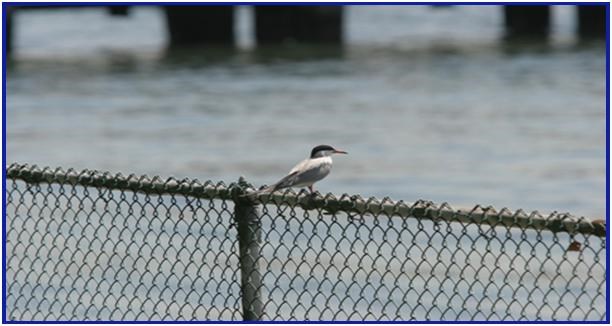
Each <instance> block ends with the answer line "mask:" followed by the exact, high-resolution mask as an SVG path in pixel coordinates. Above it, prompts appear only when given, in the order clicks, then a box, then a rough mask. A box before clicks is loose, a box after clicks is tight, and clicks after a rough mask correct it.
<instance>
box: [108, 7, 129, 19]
mask: <svg viewBox="0 0 612 326" xmlns="http://www.w3.org/2000/svg"><path fill="white" fill-rule="evenodd" d="M107 8H108V12H109V13H110V14H111V16H122V17H127V16H128V15H129V13H130V7H128V6H108V7H107Z"/></svg>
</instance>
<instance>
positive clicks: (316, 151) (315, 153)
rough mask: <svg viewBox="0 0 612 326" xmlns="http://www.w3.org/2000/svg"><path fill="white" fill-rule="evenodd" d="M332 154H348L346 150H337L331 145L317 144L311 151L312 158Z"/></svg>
mask: <svg viewBox="0 0 612 326" xmlns="http://www.w3.org/2000/svg"><path fill="white" fill-rule="evenodd" d="M331 154H348V153H347V152H345V151H341V150H337V149H335V148H333V147H331V146H329V145H319V146H315V147H314V148H313V149H312V151H311V152H310V158H315V157H322V156H329V155H331Z"/></svg>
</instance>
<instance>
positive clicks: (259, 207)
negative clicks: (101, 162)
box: [5, 164, 607, 321]
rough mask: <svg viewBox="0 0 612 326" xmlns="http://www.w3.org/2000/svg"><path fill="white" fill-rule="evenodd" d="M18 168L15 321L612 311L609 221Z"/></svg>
mask: <svg viewBox="0 0 612 326" xmlns="http://www.w3.org/2000/svg"><path fill="white" fill-rule="evenodd" d="M5 173H6V177H7V179H6V185H5V196H6V207H5V211H6V220H7V230H6V231H5V232H6V233H5V239H6V252H7V256H6V262H5V263H6V276H7V287H6V290H5V291H6V298H7V301H6V306H5V309H6V310H5V313H6V316H7V318H8V319H9V320H18V321H40V320H127V321H129V320H137V321H147V320H167V321H169V320H242V319H249V318H256V319H263V320H596V321H600V320H604V319H605V318H607V317H606V316H607V315H606V307H607V304H606V300H607V298H606V290H605V289H606V285H607V280H606V267H605V266H606V265H605V263H606V260H605V257H606V250H607V248H606V234H607V231H606V225H605V222H603V221H601V220H594V221H591V220H589V219H587V218H584V217H576V216H572V215H570V214H568V213H557V212H553V213H550V214H540V213H539V212H537V211H535V212H531V213H526V212H523V211H522V210H517V211H510V210H509V209H506V208H504V209H501V210H499V211H496V210H495V209H494V208H492V207H482V206H476V207H474V208H473V209H468V210H465V209H453V208H451V207H450V206H449V205H448V204H446V203H443V204H440V205H436V204H434V203H432V202H429V201H423V200H419V201H416V202H414V203H410V204H409V203H405V202H403V201H398V202H396V201H392V200H391V199H389V198H383V199H381V200H379V199H375V198H362V197H360V196H350V195H346V194H344V195H342V196H339V197H337V196H334V195H332V194H327V195H320V194H318V195H317V196H310V195H309V194H307V193H305V192H300V193H295V192H293V191H285V192H275V193H272V194H264V195H259V196H258V197H256V198H254V199H252V198H251V197H250V196H245V195H248V194H249V193H250V192H251V191H252V187H251V186H250V185H249V184H248V183H246V181H245V180H244V179H243V178H240V180H238V181H237V182H233V183H230V184H225V183H223V182H218V183H214V182H211V181H206V182H200V181H198V180H192V179H188V178H185V179H176V178H167V179H163V178H160V177H152V178H150V177H147V176H137V175H133V174H131V175H127V176H125V175H122V174H111V173H108V172H104V173H103V172H99V171H93V170H83V171H76V170H73V169H67V170H63V169H61V168H55V169H51V168H39V167H37V166H35V165H33V166H31V165H27V164H23V165H21V164H11V165H9V166H7V167H6V170H5ZM241 214H246V215H245V216H247V215H248V219H244V220H241V219H240V218H238V216H239V215H241ZM245 234H246V236H245ZM245 285H246V286H245Z"/></svg>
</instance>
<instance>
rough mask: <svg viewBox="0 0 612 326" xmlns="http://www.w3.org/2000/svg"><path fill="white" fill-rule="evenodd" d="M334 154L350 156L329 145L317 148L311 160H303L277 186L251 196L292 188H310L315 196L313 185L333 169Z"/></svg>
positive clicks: (312, 153)
mask: <svg viewBox="0 0 612 326" xmlns="http://www.w3.org/2000/svg"><path fill="white" fill-rule="evenodd" d="M333 154H348V153H347V152H345V151H341V150H337V149H335V148H333V147H331V146H329V145H319V146H315V147H314V148H313V149H312V151H311V152H310V158H307V159H305V160H303V161H302V162H300V163H298V164H297V165H296V166H294V167H293V169H291V171H289V174H287V176H285V177H284V178H282V179H280V180H279V181H278V182H276V183H275V184H273V185H271V186H268V187H266V188H263V189H261V190H258V191H256V192H254V193H251V195H259V194H264V193H271V192H274V191H276V190H280V189H285V188H291V187H299V188H302V187H308V189H309V190H310V193H311V194H314V189H313V187H312V186H313V184H314V183H315V182H317V181H319V180H321V179H323V178H325V177H326V176H327V175H328V174H329V172H330V171H331V167H332V163H333V162H332V158H331V156H332V155H333Z"/></svg>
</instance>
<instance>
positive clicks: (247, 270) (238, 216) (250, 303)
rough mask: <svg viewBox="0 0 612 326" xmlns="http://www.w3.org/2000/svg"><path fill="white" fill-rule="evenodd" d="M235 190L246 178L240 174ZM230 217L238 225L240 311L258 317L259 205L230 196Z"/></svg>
mask: <svg viewBox="0 0 612 326" xmlns="http://www.w3.org/2000/svg"><path fill="white" fill-rule="evenodd" d="M238 187H239V190H240V191H239V192H238V193H244V190H245V189H246V188H247V183H246V181H245V180H244V179H243V178H242V177H241V178H240V180H239V182H238ZM234 198H235V199H234V204H235V206H234V219H235V220H236V224H237V228H238V245H239V247H240V273H241V286H240V287H241V290H242V291H241V292H242V314H243V319H244V320H246V321H252V320H261V318H262V315H263V305H262V300H261V283H262V282H261V272H260V270H259V257H260V256H261V251H260V247H259V242H260V240H261V222H260V219H259V209H258V207H257V205H256V204H255V203H253V202H252V201H251V200H249V199H248V198H241V197H240V196H236V197H234Z"/></svg>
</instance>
